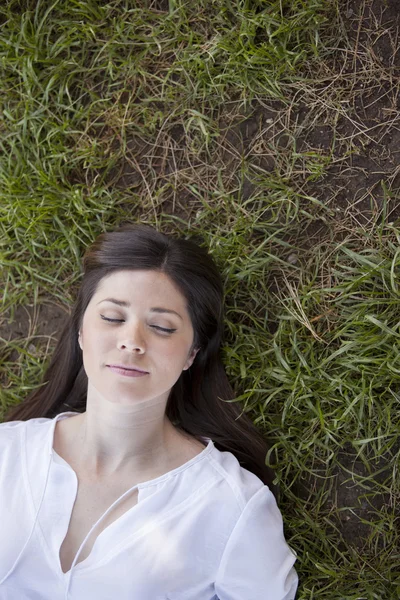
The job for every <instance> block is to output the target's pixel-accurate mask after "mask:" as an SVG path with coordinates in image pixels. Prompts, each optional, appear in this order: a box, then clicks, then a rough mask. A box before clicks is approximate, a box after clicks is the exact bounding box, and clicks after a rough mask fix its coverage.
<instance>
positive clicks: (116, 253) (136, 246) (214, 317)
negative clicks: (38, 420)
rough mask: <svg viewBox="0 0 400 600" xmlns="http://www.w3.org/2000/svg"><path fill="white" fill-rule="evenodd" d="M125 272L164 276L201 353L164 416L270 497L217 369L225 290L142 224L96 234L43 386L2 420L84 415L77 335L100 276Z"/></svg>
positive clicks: (208, 268)
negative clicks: (207, 442)
mask: <svg viewBox="0 0 400 600" xmlns="http://www.w3.org/2000/svg"><path fill="white" fill-rule="evenodd" d="M123 269H129V270H132V269H141V270H143V269H153V270H154V269H155V270H158V271H161V272H163V273H165V274H166V275H168V276H169V277H170V278H171V280H172V281H173V282H174V283H175V284H176V285H177V287H178V289H179V290H180V291H181V292H182V294H183V295H184V296H185V298H186V300H187V307H188V311H189V314H190V317H191V321H192V325H193V330H194V343H193V346H194V347H195V348H199V351H198V353H197V355H196V358H195V360H194V362H193V364H192V366H191V367H190V369H188V370H186V371H183V372H182V374H181V376H180V377H179V379H178V381H177V382H176V383H175V385H174V386H173V388H172V390H171V393H170V395H169V398H168V402H167V406H166V415H167V417H168V418H169V419H170V421H171V422H172V423H173V424H174V425H175V426H176V427H179V428H180V429H181V430H183V431H185V432H187V433H189V434H190V435H192V436H194V437H195V438H196V439H198V440H199V439H200V437H209V438H211V439H212V440H213V442H214V444H215V446H216V448H217V449H219V450H221V451H229V452H232V454H234V455H235V456H236V458H237V459H238V461H239V462H240V464H241V465H242V466H243V467H244V468H246V469H248V470H249V471H251V472H252V473H254V474H255V475H257V476H258V477H259V478H260V479H261V480H262V481H263V482H264V483H265V484H267V485H268V486H269V487H270V488H271V490H272V491H274V492H276V490H275V489H274V487H273V485H272V471H271V470H270V468H269V467H267V466H266V464H265V458H266V455H267V452H268V445H267V443H266V441H265V439H264V437H263V436H262V435H261V433H260V432H259V431H258V429H257V428H256V427H255V425H254V424H253V423H252V421H251V419H250V418H249V417H248V416H247V415H246V414H244V413H243V414H241V409H240V407H239V405H238V402H230V400H233V397H234V394H233V390H232V388H231V386H230V384H229V381H228V378H227V376H226V373H225V369H224V367H223V364H222V360H221V356H220V350H221V342H222V330H223V295H224V294H223V286H222V281H221V277H220V274H219V272H218V269H217V267H216V265H215V263H214V261H213V259H212V258H211V256H210V254H209V253H208V252H207V251H206V250H205V249H204V248H203V247H201V246H199V245H197V244H195V243H194V242H192V241H189V240H185V239H182V238H176V237H173V236H169V235H165V234H163V233H160V232H158V231H156V230H155V229H153V228H152V227H148V226H144V225H132V224H129V225H123V226H121V227H119V228H118V229H116V230H115V231H111V232H107V233H102V234H100V235H99V236H98V237H97V239H96V240H95V241H94V243H93V244H92V245H91V246H90V247H89V248H88V249H87V250H86V252H85V254H84V257H83V271H84V273H83V279H82V282H81V285H80V289H79V292H78V297H77V300H76V302H75V305H74V307H73V310H72V313H71V315H70V317H69V319H68V320H67V322H66V324H65V326H64V328H63V330H62V331H61V334H60V337H59V341H58V344H57V346H56V348H55V350H54V353H53V355H52V358H51V361H50V364H49V366H48V368H47V370H46V372H45V373H44V375H43V383H42V385H41V386H40V387H39V388H38V389H36V390H34V391H33V392H31V394H30V395H29V396H28V397H27V398H26V399H25V400H24V401H23V402H21V404H19V405H18V406H16V407H13V409H12V410H11V411H9V413H8V414H7V416H6V418H5V421H13V420H22V421H25V420H28V419H31V418H35V417H48V418H53V417H54V416H56V415H57V414H59V413H60V412H65V411H68V410H74V411H77V412H84V411H85V406H86V393H87V383H88V379H87V375H86V373H85V370H84V367H83V361H82V351H81V348H80V346H79V344H78V331H79V329H80V327H81V325H82V320H83V315H84V312H85V310H86V307H87V305H88V304H89V302H90V299H91V297H92V296H93V294H94V293H95V291H96V289H97V286H98V285H99V282H100V281H101V279H102V278H103V277H105V276H106V275H109V274H110V273H112V272H114V271H120V270H123Z"/></svg>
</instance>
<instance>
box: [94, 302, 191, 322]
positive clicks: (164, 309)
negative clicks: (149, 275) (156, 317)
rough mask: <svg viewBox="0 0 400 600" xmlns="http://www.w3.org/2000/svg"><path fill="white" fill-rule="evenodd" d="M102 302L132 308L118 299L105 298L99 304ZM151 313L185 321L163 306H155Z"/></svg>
mask: <svg viewBox="0 0 400 600" xmlns="http://www.w3.org/2000/svg"><path fill="white" fill-rule="evenodd" d="M102 302H112V303H113V304H117V305H118V306H124V307H126V308H128V307H129V306H130V303H129V302H126V301H125V300H117V299H116V298H105V299H104V300H100V302H98V303H97V304H101V303H102ZM150 311H151V312H155V313H168V314H172V315H176V316H177V317H179V318H180V319H182V321H183V318H182V317H181V315H180V314H179V313H177V312H176V311H175V310H171V309H169V308H162V307H161V306H153V307H152V308H151V309H150Z"/></svg>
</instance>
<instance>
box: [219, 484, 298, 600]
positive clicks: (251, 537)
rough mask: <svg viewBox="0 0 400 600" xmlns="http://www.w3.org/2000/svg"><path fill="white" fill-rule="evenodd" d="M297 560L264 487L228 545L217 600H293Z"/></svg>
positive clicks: (246, 508) (220, 574) (252, 501)
mask: <svg viewBox="0 0 400 600" xmlns="http://www.w3.org/2000/svg"><path fill="white" fill-rule="evenodd" d="M295 560H296V556H295V554H294V553H293V552H292V550H291V549H290V548H289V546H288V545H287V543H286V541H285V538H284V534H283V521H282V516H281V513H280V511H279V509H278V506H277V504H276V501H275V498H274V496H273V494H272V492H271V491H270V490H269V488H268V487H267V486H263V487H262V488H261V489H260V490H259V491H258V492H257V493H256V494H255V495H254V496H253V497H252V498H251V500H249V502H248V503H247V504H246V506H245V508H244V509H243V512H242V514H241V515H240V517H239V519H238V521H237V523H236V525H235V527H234V529H233V531H232V533H231V535H230V538H229V540H228V542H227V545H226V547H225V550H224V553H223V555H222V559H221V563H220V566H219V569H218V572H217V576H216V581H215V593H216V595H217V598H218V599H219V600H294V598H295V595H296V590H297V584H298V577H297V573H296V571H295V570H294V568H293V565H294V562H295Z"/></svg>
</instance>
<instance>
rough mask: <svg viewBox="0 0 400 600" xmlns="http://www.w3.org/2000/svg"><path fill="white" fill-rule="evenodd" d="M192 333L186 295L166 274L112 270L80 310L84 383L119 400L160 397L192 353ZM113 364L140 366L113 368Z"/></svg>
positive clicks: (126, 402)
mask: <svg viewBox="0 0 400 600" xmlns="http://www.w3.org/2000/svg"><path fill="white" fill-rule="evenodd" d="M193 335H194V332H193V327H192V323H191V320H190V317H189V313H188V310H187V308H186V299H185V297H184V296H183V295H182V294H181V292H180V291H179V290H178V289H177V288H176V287H175V285H174V283H173V282H172V281H171V279H170V278H169V277H168V276H167V275H165V274H164V273H161V272H158V271H147V270H143V271H135V270H132V271H122V270H121V271H117V272H114V273H112V274H111V275H108V276H107V277H105V278H103V279H102V280H101V281H100V283H99V286H98V289H97V291H96V293H95V294H94V295H93V297H92V298H91V300H90V302H89V304H88V306H87V309H86V311H85V314H84V316H83V322H82V328H81V331H80V340H79V344H80V347H81V349H82V353H83V365H84V368H85V372H86V374H87V377H88V380H89V385H90V386H92V387H94V388H95V389H96V390H97V391H98V393H99V394H101V395H102V396H104V397H105V398H107V399H108V400H109V401H110V402H116V403H119V404H130V403H134V402H135V401H143V400H150V399H156V398H159V399H161V400H165V402H166V401H167V399H168V395H169V392H170V390H171V388H172V386H173V385H174V383H175V382H176V381H177V379H178V378H179V376H180V374H181V372H182V370H185V369H188V368H189V367H190V365H191V364H192V362H193V360H194V358H195V356H196V352H197V350H192V343H193ZM113 365H114V366H113ZM118 365H119V366H123V367H127V368H130V369H138V370H140V371H141V372H138V371H137V370H136V371H134V370H131V371H128V372H127V371H121V372H119V371H118V370H117V366H118ZM127 373H130V374H131V376H127Z"/></svg>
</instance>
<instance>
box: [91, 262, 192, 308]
mask: <svg viewBox="0 0 400 600" xmlns="http://www.w3.org/2000/svg"><path fill="white" fill-rule="evenodd" d="M109 295H112V296H113V297H116V296H118V299H119V300H125V301H127V302H135V304H137V303H138V302H141V303H145V304H146V303H151V302H152V301H154V300H155V299H159V300H163V303H164V304H165V303H166V302H170V303H172V304H175V305H177V306H180V307H186V304H187V302H186V298H185V297H184V295H183V294H182V292H181V291H180V290H179V289H178V287H177V286H176V285H175V283H174V282H173V281H172V279H171V278H170V277H169V276H168V275H166V274H165V273H162V272H160V271H154V270H121V271H115V272H114V273H111V274H110V275H107V276H106V277H103V279H101V280H100V282H99V285H98V286H97V290H96V292H95V294H94V296H93V298H92V301H95V302H99V301H100V300H102V299H104V298H106V297H108V296H109Z"/></svg>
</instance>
